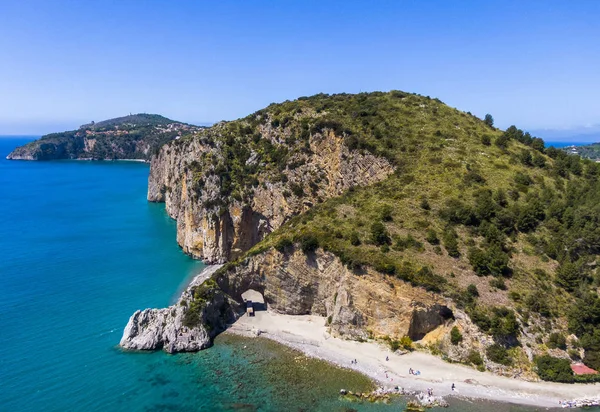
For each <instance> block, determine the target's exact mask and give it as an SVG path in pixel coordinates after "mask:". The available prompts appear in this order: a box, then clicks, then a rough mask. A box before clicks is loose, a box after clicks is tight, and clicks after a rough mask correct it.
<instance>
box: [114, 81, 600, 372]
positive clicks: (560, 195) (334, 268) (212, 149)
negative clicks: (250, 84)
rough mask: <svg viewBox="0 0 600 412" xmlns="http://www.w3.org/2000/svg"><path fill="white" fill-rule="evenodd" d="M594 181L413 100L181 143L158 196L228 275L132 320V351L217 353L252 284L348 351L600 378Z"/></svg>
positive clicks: (265, 118)
mask: <svg viewBox="0 0 600 412" xmlns="http://www.w3.org/2000/svg"><path fill="white" fill-rule="evenodd" d="M572 159H576V161H574V160H572ZM597 176H600V167H598V165H596V164H595V163H592V162H582V163H580V161H579V160H578V159H577V158H575V157H572V156H567V155H566V154H565V153H564V152H562V151H558V150H555V149H554V150H553V149H552V148H549V149H546V148H544V144H543V141H541V139H537V138H533V137H531V136H529V134H528V133H524V132H523V131H521V130H519V129H517V128H516V127H514V126H511V128H509V129H507V130H506V131H501V130H498V129H495V128H493V127H492V125H490V124H489V123H484V122H483V121H481V120H479V119H477V118H476V117H474V116H472V115H471V114H470V113H463V112H459V111H458V110H455V109H452V108H449V107H448V106H446V105H444V104H443V103H441V102H439V101H438V100H437V99H430V98H426V97H422V96H417V95H410V94H407V93H402V92H390V93H372V94H360V95H334V96H327V95H317V96H313V97H310V98H301V99H298V100H296V101H293V102H284V103H282V104H279V105H271V106H269V107H268V108H266V109H263V110H260V111H258V112H256V113H254V114H252V115H250V116H248V117H246V118H244V119H240V120H236V121H233V122H222V123H219V124H216V125H214V126H213V127H211V128H207V129H204V130H202V131H199V132H197V133H193V134H190V135H184V136H182V137H181V138H180V139H176V140H173V141H172V142H170V143H168V144H165V145H164V146H162V147H161V148H160V150H158V152H157V153H156V155H155V156H152V159H151V169H150V176H149V183H148V200H149V201H153V202H164V203H165V207H166V210H167V213H168V214H169V216H171V217H172V218H173V219H175V220H176V221H177V242H178V244H179V245H180V246H181V247H182V249H183V250H184V251H185V252H186V253H187V254H189V255H191V256H193V257H195V258H199V259H203V260H204V261H205V262H207V263H211V264H215V263H218V264H224V265H223V266H222V267H220V268H219V269H213V270H214V271H213V272H210V276H207V275H206V274H205V275H204V276H202V277H199V278H198V279H197V280H195V281H194V282H193V283H192V284H191V285H190V286H189V287H188V289H187V290H186V291H185V292H184V294H183V295H182V297H181V299H180V300H179V302H178V303H177V304H176V305H174V306H172V307H170V308H167V309H146V310H144V311H138V312H136V313H135V314H134V315H133V316H132V318H131V319H130V321H129V323H128V325H127V328H126V330H125V333H124V336H123V339H122V341H121V345H122V346H123V347H125V348H128V349H142V350H153V349H164V350H166V351H168V352H181V351H196V350H200V349H204V348H206V347H208V346H210V344H211V340H212V338H213V337H214V336H215V335H216V334H217V333H220V332H221V331H223V330H225V329H226V328H228V327H229V325H231V324H232V323H233V322H235V320H236V319H239V317H240V316H241V315H242V314H243V313H244V310H245V306H244V300H243V298H242V294H243V293H244V292H246V291H248V290H250V289H251V290H255V291H257V292H259V293H261V294H262V295H263V296H264V300H265V303H266V305H267V307H268V310H269V311H270V313H273V314H281V315H290V316H304V315H310V316H320V317H321V318H322V319H323V320H324V322H325V327H326V329H327V333H328V334H329V335H330V336H331V337H332V338H335V339H337V338H341V339H347V340H353V341H359V342H363V341H370V342H379V343H380V344H385V345H388V346H389V348H390V350H392V351H394V352H397V353H400V352H402V351H411V350H415V349H419V350H422V351H428V352H431V353H433V354H435V355H437V356H441V357H443V358H444V359H446V360H449V361H452V362H459V363H463V364H466V365H470V367H472V368H477V369H479V370H481V371H483V370H487V371H490V372H493V373H495V374H497V375H504V376H507V377H512V378H519V379H523V380H529V381H535V380H539V379H540V377H541V378H543V379H546V380H558V381H560V382H574V381H575V380H576V379H577V380H582V381H583V380H584V379H588V380H587V381H592V380H593V379H595V378H594V377H591V378H578V377H575V376H574V374H573V372H572V370H571V369H570V364H571V362H572V361H575V360H577V361H580V360H583V361H584V362H586V364H588V365H590V367H592V366H595V365H596V364H597V363H596V360H595V359H596V354H597V353H598V352H599V350H598V349H597V348H600V346H599V345H600V343H598V342H597V340H598V339H600V338H598V339H597V338H596V337H595V336H596V335H595V334H596V333H597V332H595V331H597V330H598V329H596V327H597V325H598V324H600V316H597V315H596V312H595V310H596V309H595V308H598V307H600V299H599V298H598V293H597V287H596V286H595V285H597V281H596V280H595V279H597V271H596V266H597V262H596V258H595V256H596V254H597V252H598V251H597V248H596V246H595V245H596V243H595V239H596V238H595V235H594V233H596V232H595V230H596V229H594V228H590V227H589V222H595V221H596V220H595V219H596V217H593V218H592V217H590V213H591V214H592V215H593V216H596V215H595V214H594V213H595V212H591V210H592V209H593V205H594V204H596V202H595V200H593V199H592V198H591V197H590V194H591V193H596V192H597V191H595V190H596V188H597V187H598V179H597ZM584 216H587V217H585V218H584ZM598 218H599V219H598V221H600V216H598ZM590 219H591V220H590ZM584 221H585V222H588V226H585V225H580V223H581V222H584ZM578 225H579V226H578ZM594 227H595V226H594ZM577 228H579V229H577ZM564 250H569V251H571V252H570V254H568V255H565V254H564V253H563V252H562V251H564ZM204 279H205V280H204ZM577 285H580V286H579V287H580V288H583V289H578V286H577ZM582 285H583V286H582ZM584 312H585V313H584ZM599 313H600V312H599ZM584 318H585V319H588V321H586V322H585V323H581V322H579V321H578V320H577V319H584ZM599 336H600V335H599Z"/></svg>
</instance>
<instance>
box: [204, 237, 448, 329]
mask: <svg viewBox="0 0 600 412" xmlns="http://www.w3.org/2000/svg"><path fill="white" fill-rule="evenodd" d="M215 280H216V281H217V283H218V284H219V286H220V287H221V289H222V290H224V291H226V292H227V293H228V294H229V295H230V296H231V297H232V298H234V299H236V300H238V301H240V300H241V294H242V293H243V292H245V291H246V290H248V289H254V290H257V291H259V292H261V293H263V295H264V298H265V302H266V304H267V306H268V308H269V310H272V311H275V312H279V313H283V314H287V315H306V314H312V315H320V316H324V317H327V318H328V320H330V325H331V331H332V332H333V333H334V334H335V335H339V336H344V337H349V338H367V337H368V336H369V335H370V334H371V335H374V336H390V337H393V338H401V337H402V336H410V337H411V338H412V339H414V340H420V339H421V338H423V337H424V336H425V335H426V334H427V333H429V332H431V331H432V330H434V329H436V328H437V327H438V326H440V325H442V324H443V323H445V322H446V320H447V319H450V318H451V317H452V311H451V310H450V309H449V308H448V307H447V306H446V304H445V302H444V300H443V299H442V298H440V296H439V295H436V294H433V293H429V292H426V291H425V290H423V289H420V288H415V287H412V286H410V285H409V284H407V283H405V282H403V281H400V280H398V279H392V278H389V277H388V278H386V277H385V275H382V274H380V273H378V272H376V271H374V270H370V269H367V270H365V271H364V272H363V273H361V274H355V273H354V272H352V271H351V270H349V269H348V268H347V267H346V266H344V265H343V264H342V262H341V261H340V259H339V258H337V257H336V256H335V255H333V254H331V253H329V252H324V251H322V250H321V249H318V250H317V251H315V252H311V253H309V254H308V255H305V254H304V253H303V252H302V251H301V250H296V249H294V248H293V247H290V248H288V250H286V251H285V252H284V253H281V252H278V251H276V250H274V249H270V250H268V251H266V252H264V253H262V254H259V255H255V256H252V257H250V258H248V259H245V260H244V261H243V262H242V263H240V264H238V265H236V266H235V267H234V268H233V269H229V270H228V271H225V272H223V273H220V274H219V275H218V276H217V277H216V279H215Z"/></svg>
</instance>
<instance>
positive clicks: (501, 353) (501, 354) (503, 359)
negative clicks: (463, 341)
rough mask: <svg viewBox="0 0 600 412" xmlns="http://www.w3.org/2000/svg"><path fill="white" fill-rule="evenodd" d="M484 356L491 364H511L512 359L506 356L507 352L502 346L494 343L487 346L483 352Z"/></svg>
mask: <svg viewBox="0 0 600 412" xmlns="http://www.w3.org/2000/svg"><path fill="white" fill-rule="evenodd" d="M485 354H486V355H487V357H488V359H489V360H491V361H492V362H495V363H499V364H500V365H505V366H509V365H510V364H511V363H512V359H511V358H510V356H508V351H507V350H506V348H504V347H503V346H500V345H498V344H497V343H494V344H493V345H490V346H488V348H487V349H486V350H485Z"/></svg>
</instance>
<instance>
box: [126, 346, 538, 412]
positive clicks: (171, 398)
mask: <svg viewBox="0 0 600 412" xmlns="http://www.w3.org/2000/svg"><path fill="white" fill-rule="evenodd" d="M129 355H131V354H129ZM132 356H136V355H135V354H134V355H132ZM140 356H148V355H145V354H141V355H140ZM164 356H165V357H166V358H164V359H163V360H162V361H158V364H157V365H154V366H151V367H149V369H148V374H147V375H146V376H145V377H144V378H143V381H144V382H143V383H144V384H146V385H147V384H149V385H151V386H152V387H153V388H154V394H155V399H154V401H153V402H152V403H149V404H147V405H145V406H144V409H143V410H144V411H152V412H164V411H190V410H198V411H243V412H254V411H256V412H259V411H262V412H267V411H268V412H271V411H273V412H275V411H297V412H304V411H306V412H308V411H334V412H352V411H356V412H360V411H364V412H370V411H373V412H379V411H381V412H383V411H403V410H404V409H405V406H406V403H407V401H408V400H410V399H411V398H410V397H404V396H395V397H394V396H392V398H391V400H390V402H389V403H372V402H368V401H350V400H348V399H347V398H345V397H343V396H340V395H339V391H340V389H342V388H343V389H347V390H351V391H354V392H369V391H371V390H373V389H374V384H373V383H372V382H371V381H370V380H369V379H368V378H366V377H364V376H362V375H360V374H358V373H356V372H353V371H350V370H347V369H343V368H338V367H336V366H334V365H331V364H329V363H327V362H324V361H321V360H318V359H314V358H309V357H307V356H305V355H303V354H302V353H301V352H298V351H296V350H293V349H290V348H287V347H285V346H282V345H280V344H278V343H275V342H272V341H270V340H268V339H265V338H244V337H238V336H235V335H231V334H222V335H220V336H219V337H218V338H217V339H216V341H215V346H213V347H212V348H210V349H208V350H206V351H203V352H200V353H195V354H178V355H164ZM162 362H165V363H166V364H162V365H161V363H162ZM168 365H170V367H173V368H177V369H178V372H177V374H175V375H174V376H177V378H176V379H174V378H172V377H170V376H169V374H168V372H167V370H166V369H163V368H164V367H168ZM182 372H183V374H182ZM182 376H187V378H184V379H185V382H182V381H181V379H182ZM156 395H159V396H156ZM449 404H450V407H449V408H433V409H430V410H431V411H436V410H438V411H441V410H445V411H450V412H458V411H464V412H474V411H493V412H530V411H538V410H540V411H541V410H547V409H543V408H539V409H538V408H530V407H521V406H517V405H509V404H496V403H491V402H480V401H468V400H466V401H465V400H459V399H449Z"/></svg>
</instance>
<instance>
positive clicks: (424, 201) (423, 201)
mask: <svg viewBox="0 0 600 412" xmlns="http://www.w3.org/2000/svg"><path fill="white" fill-rule="evenodd" d="M420 206H421V209H423V210H431V206H430V205H429V202H428V201H427V199H426V198H423V199H421V204H420Z"/></svg>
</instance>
